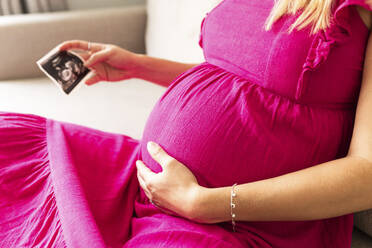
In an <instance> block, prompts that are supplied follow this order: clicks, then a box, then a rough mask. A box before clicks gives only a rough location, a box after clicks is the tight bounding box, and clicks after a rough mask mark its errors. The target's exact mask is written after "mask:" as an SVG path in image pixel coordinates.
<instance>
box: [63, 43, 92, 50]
mask: <svg viewBox="0 0 372 248" xmlns="http://www.w3.org/2000/svg"><path fill="white" fill-rule="evenodd" d="M88 44H89V42H88V41H85V40H68V41H64V42H62V43H61V44H60V45H59V46H58V50H59V51H65V50H70V49H79V50H85V51H86V50H88Z"/></svg>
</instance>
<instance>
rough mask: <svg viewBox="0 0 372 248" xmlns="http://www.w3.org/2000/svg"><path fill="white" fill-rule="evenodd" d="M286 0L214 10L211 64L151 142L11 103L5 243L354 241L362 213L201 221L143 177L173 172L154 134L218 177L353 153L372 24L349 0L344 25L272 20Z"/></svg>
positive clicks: (2, 178)
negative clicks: (150, 191)
mask: <svg viewBox="0 0 372 248" xmlns="http://www.w3.org/2000/svg"><path fill="white" fill-rule="evenodd" d="M272 5H273V1H269V0H263V1H262V0H260V1H258V0H251V1H246V0H224V1H223V2H222V3H221V4H219V5H218V6H217V7H216V8H215V9H213V10H212V11H211V12H210V13H209V14H208V15H207V17H206V18H205V19H204V20H203V23H202V30H201V35H200V43H199V44H200V45H201V46H202V47H203V49H204V54H205V58H206V62H204V63H201V64H200V65H198V66H195V67H193V68H191V69H189V70H188V71H186V72H184V73H182V74H181V75H179V76H178V77H177V78H176V79H175V80H174V81H173V82H172V84H171V85H170V86H169V88H168V89H167V91H166V92H165V93H164V95H163V96H161V98H160V99H159V100H158V102H157V103H156V105H155V106H154V109H153V111H152V112H151V114H150V116H149V118H148V120H147V123H146V126H145V129H144V133H143V136H142V138H141V140H135V139H133V138H131V137H129V136H126V135H123V134H114V133H107V132H102V131H98V130H94V129H91V128H87V127H83V126H79V125H74V124H70V123H65V122H60V121H55V120H51V119H45V118H43V117H40V116H35V115H30V114H17V113H6V112H2V113H0V247H237V248H239V247H257V248H258V247H260V248H262V247H264V248H265V247H286V248H292V247H304V248H307V247H309V248H310V247H311V248H312V247H339V248H344V247H345V248H346V247H350V243H351V232H352V228H353V215H352V214H349V215H345V216H339V217H335V218H330V219H325V220H314V221H275V222H269V221H267V222H260V221H247V222H239V223H238V226H237V230H238V232H237V233H233V232H232V230H231V224H230V223H228V222H227V223H220V224H216V225H207V224H198V223H194V222H192V221H189V220H187V219H184V218H178V217H174V216H169V215H166V214H164V213H162V212H161V211H159V210H158V209H157V208H155V207H154V206H153V205H151V204H150V203H149V201H148V199H147V198H146V196H145V195H144V193H143V191H142V190H141V189H140V188H139V186H138V182H137V178H136V170H135V165H134V163H135V160H136V159H141V160H143V161H144V162H145V164H147V165H148V166H149V167H150V168H151V169H152V170H153V171H155V172H158V171H160V170H161V168H160V166H159V165H158V164H157V163H156V162H155V161H154V160H153V159H152V158H151V157H150V155H149V154H148V152H147V150H146V143H147V141H149V140H152V141H155V142H157V143H159V144H160V145H161V146H162V147H163V148H164V149H165V150H166V151H167V152H168V153H169V154H170V155H171V156H173V157H175V158H176V159H177V160H179V161H181V162H182V163H184V164H185V165H187V166H188V167H189V168H190V169H191V170H192V172H193V173H194V174H195V176H196V177H197V179H198V181H199V183H200V184H201V185H203V186H207V187H220V186H228V185H229V186H230V185H232V184H233V183H247V182H254V181H257V180H262V179H266V178H271V177H275V176H279V175H283V174H286V173H289V172H293V171H297V170H300V169H303V168H307V167H309V166H313V165H316V164H319V163H322V162H325V161H329V160H333V159H336V158H340V157H343V156H345V155H346V152H347V149H348V145H349V141H350V137H351V133H352V127H353V121H354V114H355V106H356V101H357V96H358V91H359V87H360V83H361V82H360V80H361V73H362V67H363V59H364V52H365V47H366V44H367V37H368V30H367V28H366V27H365V26H364V23H363V22H362V21H361V19H360V17H359V15H358V14H357V12H356V10H355V8H353V7H352V6H353V5H360V6H362V7H364V8H367V9H369V10H371V9H370V8H369V6H368V5H366V4H365V3H364V2H363V1H362V0H358V1H357V0H354V1H351V0H349V1H348V0H342V1H341V0H340V1H337V4H336V5H335V8H334V12H333V13H334V14H335V20H334V22H333V25H332V27H330V28H329V29H327V30H325V31H321V32H319V33H317V34H315V35H309V29H305V30H302V31H295V32H294V33H292V34H287V33H285V30H286V28H288V27H289V25H290V23H292V21H293V20H294V18H295V17H291V16H286V17H284V18H282V19H280V20H279V22H277V23H275V25H274V27H273V29H272V30H271V31H268V32H266V31H264V30H263V24H264V21H265V18H266V17H267V15H268V13H269V11H270V9H271V8H272Z"/></svg>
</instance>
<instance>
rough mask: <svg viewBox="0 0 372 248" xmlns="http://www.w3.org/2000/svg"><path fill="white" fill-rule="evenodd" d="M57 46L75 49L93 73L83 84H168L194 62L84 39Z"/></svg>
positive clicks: (166, 85) (64, 48)
mask: <svg viewBox="0 0 372 248" xmlns="http://www.w3.org/2000/svg"><path fill="white" fill-rule="evenodd" d="M57 49H59V50H70V49H71V50H78V51H79V55H80V56H81V57H82V58H83V59H84V60H85V62H84V64H85V66H87V67H89V68H90V69H92V72H93V73H92V76H91V77H90V78H89V79H88V80H87V81H86V84H87V85H92V84H96V83H98V82H101V81H108V82H118V81H121V80H125V79H130V78H141V79H144V80H147V81H150V82H153V83H155V84H159V85H161V86H164V87H168V86H169V85H170V84H171V83H172V81H173V80H174V79H175V78H176V77H177V76H178V75H179V74H181V73H183V72H185V71H186V70H188V69H190V68H192V67H194V66H196V65H197V64H187V63H180V62H175V61H171V60H166V59H160V58H154V57H150V56H147V55H144V54H137V53H133V52H131V51H128V50H126V49H124V48H121V47H119V46H116V45H111V44H103V43H96V42H88V41H84V40H69V41H65V42H63V43H61V44H59V45H58V46H57Z"/></svg>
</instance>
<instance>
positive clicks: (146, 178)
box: [136, 142, 203, 221]
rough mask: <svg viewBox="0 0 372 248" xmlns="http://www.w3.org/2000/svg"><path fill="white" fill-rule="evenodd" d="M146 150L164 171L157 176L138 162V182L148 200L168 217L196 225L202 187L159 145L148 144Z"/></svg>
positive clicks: (190, 173)
mask: <svg viewBox="0 0 372 248" xmlns="http://www.w3.org/2000/svg"><path fill="white" fill-rule="evenodd" d="M151 144H153V145H154V146H151ZM147 150H148V151H149V153H150V155H151V156H152V158H153V159H154V160H155V161H156V162H158V163H159V164H160V166H161V167H162V169H163V171H162V172H159V173H154V172H153V171H151V170H150V169H149V168H148V167H147V166H146V165H145V164H144V163H143V162H142V161H141V160H137V161H136V165H137V177H138V181H139V183H140V186H141V187H142V189H143V190H144V192H145V194H146V196H147V197H148V198H149V199H150V201H152V202H153V204H154V205H155V206H157V207H158V208H159V209H161V210H163V211H164V212H166V213H168V214H174V213H175V214H178V215H180V216H182V217H185V218H188V219H193V220H195V221H197V220H196V219H194V216H197V214H196V212H195V211H197V209H198V207H197V202H198V197H200V194H201V192H202V190H203V187H201V186H200V185H199V184H198V182H197V180H196V178H195V176H194V175H193V174H192V172H191V171H190V170H189V169H188V168H187V167H186V166H185V165H183V164H182V163H180V162H179V161H177V160H176V159H174V158H173V157H171V156H169V155H168V154H167V153H166V152H165V151H164V150H163V149H162V148H161V147H160V146H159V145H158V144H156V143H154V142H149V143H148V144H147Z"/></svg>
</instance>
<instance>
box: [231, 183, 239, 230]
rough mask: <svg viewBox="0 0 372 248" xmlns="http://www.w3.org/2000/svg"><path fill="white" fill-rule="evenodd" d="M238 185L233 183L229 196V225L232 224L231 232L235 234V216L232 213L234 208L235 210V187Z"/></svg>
mask: <svg viewBox="0 0 372 248" xmlns="http://www.w3.org/2000/svg"><path fill="white" fill-rule="evenodd" d="M236 185H238V184H237V183H235V184H234V185H233V186H232V187H231V194H230V209H231V224H232V229H233V232H236V230H235V218H236V214H235V213H234V212H235V211H234V210H235V208H236V202H235V200H234V199H235V198H236V193H235V186H236Z"/></svg>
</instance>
